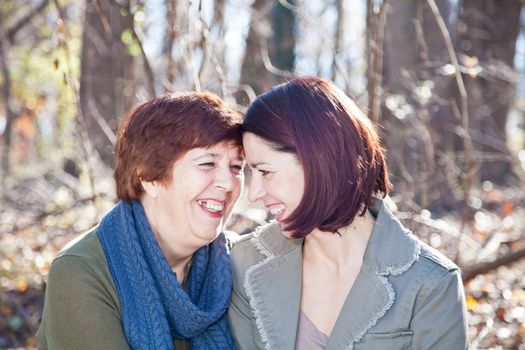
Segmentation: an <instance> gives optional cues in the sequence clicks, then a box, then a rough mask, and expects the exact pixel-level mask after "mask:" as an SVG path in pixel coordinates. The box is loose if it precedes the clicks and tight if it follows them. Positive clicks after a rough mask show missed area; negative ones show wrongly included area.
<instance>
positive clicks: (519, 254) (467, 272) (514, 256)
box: [462, 248, 525, 283]
mask: <svg viewBox="0 0 525 350" xmlns="http://www.w3.org/2000/svg"><path fill="white" fill-rule="evenodd" d="M524 257H525V248H522V249H520V250H517V251H515V252H512V253H508V254H506V255H503V256H502V257H499V258H497V259H495V260H493V261H489V262H487V263H483V264H479V265H477V266H474V267H471V268H466V269H464V271H463V273H462V278H463V282H464V283H466V282H468V281H470V280H471V279H473V278H474V277H476V276H477V275H481V274H484V273H487V272H490V271H492V270H495V269H497V268H498V267H501V266H504V265H509V264H512V263H514V262H516V261H518V260H520V259H522V258H524Z"/></svg>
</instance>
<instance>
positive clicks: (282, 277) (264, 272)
mask: <svg viewBox="0 0 525 350" xmlns="http://www.w3.org/2000/svg"><path fill="white" fill-rule="evenodd" d="M271 231H273V230H270V232H265V233H264V234H262V235H261V236H259V237H258V238H257V239H258V244H260V245H262V246H263V247H260V249H261V251H262V252H263V253H265V254H266V255H267V258H266V259H265V260H264V261H263V262H262V263H260V264H259V265H257V266H255V267H254V269H252V270H251V271H248V272H247V276H246V284H245V286H246V289H247V293H248V295H249V296H250V305H251V307H252V309H253V310H254V314H255V317H256V321H257V326H258V328H259V333H260V335H261V339H262V340H263V342H264V343H265V349H275V350H277V349H279V350H281V349H282V350H293V349H294V347H295V336H296V333H297V322H298V319H299V307H300V301H301V284H302V282H301V276H302V273H301V271H302V265H301V259H302V249H301V247H302V240H289V239H287V238H286V237H284V236H283V235H282V233H281V232H280V230H275V231H278V232H271Z"/></svg>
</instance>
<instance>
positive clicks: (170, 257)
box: [142, 196, 200, 282]
mask: <svg viewBox="0 0 525 350" xmlns="http://www.w3.org/2000/svg"><path fill="white" fill-rule="evenodd" d="M151 201H152V200H151V199H149V197H148V196H144V198H143V199H142V205H143V207H144V211H145V213H146V218H147V219H148V223H149V225H150V227H151V230H152V231H153V234H154V235H155V238H156V239H157V242H158V244H159V247H160V250H161V251H162V253H163V254H164V257H165V258H166V260H167V261H168V264H169V265H170V266H171V269H172V271H173V272H175V273H176V274H177V280H179V282H182V280H183V279H184V273H185V272H184V270H185V267H186V265H187V264H188V263H189V261H190V259H191V257H192V256H193V253H195V252H196V251H197V249H199V248H200V246H192V245H189V244H188V242H187V240H186V239H184V237H188V235H187V234H185V232H181V231H178V230H177V228H176V227H173V226H171V225H164V224H163V222H162V217H160V216H158V215H155V210H153V208H154V206H153V205H152V204H153V203H151ZM168 226H169V227H170V228H169V230H167V229H166V227H168Z"/></svg>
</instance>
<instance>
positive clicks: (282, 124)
mask: <svg viewBox="0 0 525 350" xmlns="http://www.w3.org/2000/svg"><path fill="white" fill-rule="evenodd" d="M243 147H244V152H245V157H246V161H247V164H248V165H249V167H250V169H251V180H250V181H251V182H250V187H249V192H248V199H250V200H251V201H257V200H259V201H261V202H263V203H264V205H265V206H266V207H267V208H268V210H269V211H270V212H271V213H272V214H273V215H275V222H273V223H270V224H269V225H267V226H264V227H262V228H261V229H260V230H257V231H256V232H255V233H253V234H251V235H248V236H246V237H245V238H243V239H241V240H240V241H238V242H237V243H236V244H235V245H234V247H233V248H232V266H233V279H234V282H233V283H234V287H233V288H234V289H233V295H232V303H231V305H230V309H229V311H228V317H229V321H230V326H231V328H232V333H233V336H234V339H235V342H236V344H237V347H238V348H239V349H241V350H243V349H246V350H248V349H249V350H255V349H279V350H293V349H297V350H303V349H305V350H306V349H308V350H320V349H327V350H328V349H330V350H339V349H341V350H343V349H355V350H357V349H371V350H372V349H373V350H376V349H417V350H423V349H433V350H436V349H447V350H448V349H465V348H466V347H467V331H466V330H467V324H466V308H465V299H464V293H463V287H462V283H461V276H460V273H459V271H458V268H457V267H456V266H455V265H454V264H453V263H452V262H451V261H449V260H448V259H447V258H445V257H444V256H443V255H441V254H440V253H439V252H437V251H435V250H433V249H432V248H430V247H429V246H427V245H425V244H423V243H422V242H421V241H419V240H418V239H417V238H416V237H415V236H414V235H412V234H411V233H410V232H409V231H408V230H407V229H406V228H405V227H403V226H402V225H401V223H400V222H399V221H398V220H397V219H396V217H395V216H394V214H393V213H392V211H391V210H390V209H389V208H388V206H387V203H386V202H385V200H384V199H383V198H384V197H385V196H386V195H387V193H388V192H389V190H390V187H391V185H390V182H389V180H388V175H387V168H386V163H385V158H384V156H383V150H382V148H381V145H380V142H379V138H378V136H377V134H376V131H375V130H374V127H373V125H372V123H371V122H370V121H369V120H368V119H367V118H366V116H365V115H364V114H363V113H362V112H361V111H360V110H359V108H358V107H357V106H356V104H355V103H354V102H353V101H352V100H351V99H350V98H349V97H347V96H346V95H345V94H344V93H343V92H341V91H340V90H339V89H337V88H336V87H335V86H334V85H332V84H331V83H329V82H327V81H325V80H322V79H319V78H297V79H294V80H291V81H290V82H288V83H286V84H283V85H279V86H277V87H275V88H273V89H272V90H270V91H269V92H267V93H265V94H263V95H261V96H259V97H257V99H256V100H255V101H254V102H253V103H252V105H251V106H250V107H249V109H248V111H247V113H246V116H245V118H244V122H243Z"/></svg>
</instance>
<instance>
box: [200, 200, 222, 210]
mask: <svg viewBox="0 0 525 350" xmlns="http://www.w3.org/2000/svg"><path fill="white" fill-rule="evenodd" d="M197 203H199V205H200V206H201V207H202V208H203V209H205V210H206V211H208V212H211V213H222V212H223V210H224V204H225V202H216V201H212V200H199V201H197Z"/></svg>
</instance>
